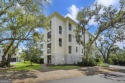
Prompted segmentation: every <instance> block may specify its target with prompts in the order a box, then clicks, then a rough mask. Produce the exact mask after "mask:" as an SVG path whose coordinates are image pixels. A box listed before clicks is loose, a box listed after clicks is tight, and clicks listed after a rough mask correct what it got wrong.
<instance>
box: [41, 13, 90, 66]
mask: <svg viewBox="0 0 125 83" xmlns="http://www.w3.org/2000/svg"><path fill="white" fill-rule="evenodd" d="M49 18H50V29H48V30H45V33H44V42H43V43H42V44H41V47H42V49H41V50H42V55H43V56H42V58H44V63H46V64H55V65H59V64H76V63H77V62H81V61H82V57H83V54H84V50H83V47H82V45H79V44H78V43H77V42H76V38H75V32H74V30H75V29H76V27H77V25H78V24H77V23H76V22H75V21H73V20H72V19H71V18H69V17H63V16H61V15H60V14H59V13H57V12H54V13H53V14H51V15H50V16H49ZM89 34H90V33H88V32H87V33H86V42H87V41H88V40H89V36H90V35H89Z"/></svg>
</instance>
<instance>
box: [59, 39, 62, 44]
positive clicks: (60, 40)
mask: <svg viewBox="0 0 125 83" xmlns="http://www.w3.org/2000/svg"><path fill="white" fill-rule="evenodd" d="M59 46H62V39H61V38H59Z"/></svg>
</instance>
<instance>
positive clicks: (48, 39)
mask: <svg viewBox="0 0 125 83" xmlns="http://www.w3.org/2000/svg"><path fill="white" fill-rule="evenodd" d="M50 41H51V32H48V33H47V42H50Z"/></svg>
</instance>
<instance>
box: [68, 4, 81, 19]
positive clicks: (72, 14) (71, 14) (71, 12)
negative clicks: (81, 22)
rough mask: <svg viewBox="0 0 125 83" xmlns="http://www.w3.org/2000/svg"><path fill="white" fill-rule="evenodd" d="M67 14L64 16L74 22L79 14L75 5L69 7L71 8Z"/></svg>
mask: <svg viewBox="0 0 125 83" xmlns="http://www.w3.org/2000/svg"><path fill="white" fill-rule="evenodd" d="M68 11H69V13H68V14H67V15H66V16H68V17H70V18H71V19H73V20H74V21H77V20H76V16H77V13H78V12H79V8H77V7H76V5H71V7H69V8H68Z"/></svg>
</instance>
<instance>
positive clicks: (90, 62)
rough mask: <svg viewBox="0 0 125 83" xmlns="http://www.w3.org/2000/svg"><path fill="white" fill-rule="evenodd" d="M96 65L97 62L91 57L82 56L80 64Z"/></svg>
mask: <svg viewBox="0 0 125 83" xmlns="http://www.w3.org/2000/svg"><path fill="white" fill-rule="evenodd" d="M96 65H97V63H96V61H95V59H94V58H93V57H89V58H88V59H86V58H85V57H83V62H82V66H96Z"/></svg>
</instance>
